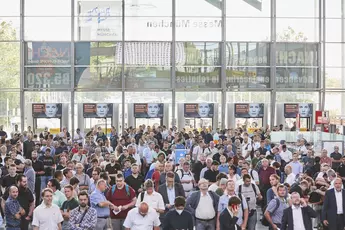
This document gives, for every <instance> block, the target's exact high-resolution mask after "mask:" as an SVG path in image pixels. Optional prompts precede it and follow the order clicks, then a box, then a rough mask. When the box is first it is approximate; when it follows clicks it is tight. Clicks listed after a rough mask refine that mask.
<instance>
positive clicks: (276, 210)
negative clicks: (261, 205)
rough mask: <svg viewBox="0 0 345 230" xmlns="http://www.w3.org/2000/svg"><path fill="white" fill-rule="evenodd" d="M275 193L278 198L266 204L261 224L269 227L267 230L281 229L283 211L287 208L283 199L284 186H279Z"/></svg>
mask: <svg viewBox="0 0 345 230" xmlns="http://www.w3.org/2000/svg"><path fill="white" fill-rule="evenodd" d="M277 193H278V197H276V198H274V199H273V200H271V201H270V202H269V203H268V204H267V207H266V209H265V211H264V217H263V220H262V224H263V225H265V226H269V230H278V229H279V228H280V227H281V223H282V218H283V213H284V210H285V209H286V208H288V207H289V205H288V203H287V201H286V199H285V195H286V188H285V186H284V185H279V186H278V188H277ZM267 223H268V225H267Z"/></svg>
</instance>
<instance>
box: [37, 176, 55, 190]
mask: <svg viewBox="0 0 345 230" xmlns="http://www.w3.org/2000/svg"><path fill="white" fill-rule="evenodd" d="M52 178H53V177H52V176H41V191H40V193H41V192H42V190H43V189H45V188H46V187H47V184H48V180H50V179H52Z"/></svg>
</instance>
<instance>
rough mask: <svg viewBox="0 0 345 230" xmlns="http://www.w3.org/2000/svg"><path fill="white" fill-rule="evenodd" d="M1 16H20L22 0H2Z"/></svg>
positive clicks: (0, 2)
mask: <svg viewBox="0 0 345 230" xmlns="http://www.w3.org/2000/svg"><path fill="white" fill-rule="evenodd" d="M0 16H20V0H11V1H8V0H0Z"/></svg>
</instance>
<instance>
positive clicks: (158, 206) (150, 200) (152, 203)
mask: <svg viewBox="0 0 345 230" xmlns="http://www.w3.org/2000/svg"><path fill="white" fill-rule="evenodd" d="M144 190H145V191H143V192H141V193H139V195H138V198H137V200H136V205H135V206H136V207H139V206H140V204H141V203H142V202H145V203H147V204H148V205H149V207H150V208H153V209H154V210H156V212H157V215H158V217H159V215H160V214H163V213H164V211H165V205H164V201H163V197H162V195H161V194H159V193H158V192H156V191H155V189H154V183H153V181H152V180H151V179H148V180H146V181H145V183H144Z"/></svg>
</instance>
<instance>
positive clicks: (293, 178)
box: [285, 173, 296, 186]
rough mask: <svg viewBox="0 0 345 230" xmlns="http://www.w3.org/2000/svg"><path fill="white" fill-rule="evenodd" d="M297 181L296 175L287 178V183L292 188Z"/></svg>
mask: <svg viewBox="0 0 345 230" xmlns="http://www.w3.org/2000/svg"><path fill="white" fill-rule="evenodd" d="M295 180H296V175H295V174H293V173H290V174H289V175H288V176H287V177H286V180H285V182H286V183H288V184H289V185H290V186H291V185H292V184H293V183H295Z"/></svg>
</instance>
